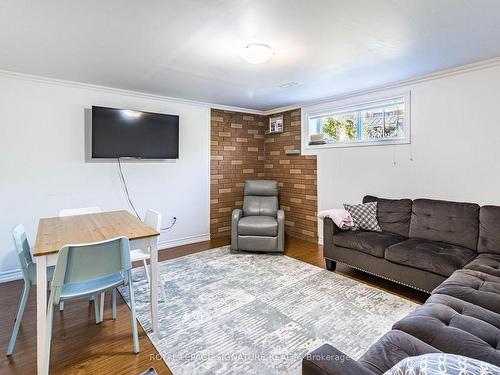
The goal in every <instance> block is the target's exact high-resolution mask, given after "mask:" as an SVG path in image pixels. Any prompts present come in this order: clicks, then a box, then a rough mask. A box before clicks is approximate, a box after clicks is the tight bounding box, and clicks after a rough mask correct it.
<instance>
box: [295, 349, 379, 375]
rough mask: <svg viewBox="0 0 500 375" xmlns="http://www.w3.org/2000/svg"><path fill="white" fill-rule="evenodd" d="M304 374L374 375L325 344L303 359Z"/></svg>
mask: <svg viewBox="0 0 500 375" xmlns="http://www.w3.org/2000/svg"><path fill="white" fill-rule="evenodd" d="M302 375H373V372H371V371H370V370H368V369H367V368H366V367H364V366H363V365H362V364H360V363H359V362H356V360H354V359H352V358H351V357H349V356H347V355H346V354H344V353H342V352H341V351H340V350H338V349H335V348H334V347H333V346H331V345H328V344H324V345H322V346H320V347H319V348H318V349H316V350H314V351H312V352H311V353H309V354H307V355H306V356H305V357H304V358H303V359H302Z"/></svg>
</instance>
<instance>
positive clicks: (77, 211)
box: [59, 207, 102, 217]
mask: <svg viewBox="0 0 500 375" xmlns="http://www.w3.org/2000/svg"><path fill="white" fill-rule="evenodd" d="M99 212H102V210H101V208H100V207H84V208H66V209H64V210H61V211H59V217H64V216H74V215H86V214H98V213H99Z"/></svg>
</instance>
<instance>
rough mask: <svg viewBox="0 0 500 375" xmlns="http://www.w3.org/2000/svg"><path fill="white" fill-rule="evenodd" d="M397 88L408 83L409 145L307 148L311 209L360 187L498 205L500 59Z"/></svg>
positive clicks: (336, 202)
mask: <svg viewBox="0 0 500 375" xmlns="http://www.w3.org/2000/svg"><path fill="white" fill-rule="evenodd" d="M403 90H410V91H411V130H412V143H411V145H397V146H392V145H388V146H369V147H354V148H331V149H324V150H321V151H315V153H316V154H317V155H318V209H319V210H322V209H327V208H334V207H342V204H343V203H357V202H361V199H362V197H363V196H364V195H365V194H372V195H377V196H380V197H386V198H406V197H408V198H424V197H425V198H437V199H446V200H454V201H470V202H477V203H479V204H494V205H500V112H499V109H500V66H496V67H490V68H485V69H481V70H476V71H471V72H466V73H461V74H456V75H452V76H447V77H441V78H438V79H432V80H427V81H422V82H420V83H415V84H412V85H409V86H406V87H399V88H398V89H397V90H396V91H398V92H401V91H403ZM378 94H380V93H377V95H378ZM381 94H382V95H383V94H384V93H383V92H382V93H381ZM319 233H320V236H322V233H323V231H322V228H321V223H320V228H319Z"/></svg>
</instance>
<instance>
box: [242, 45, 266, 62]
mask: <svg viewBox="0 0 500 375" xmlns="http://www.w3.org/2000/svg"><path fill="white" fill-rule="evenodd" d="M273 55H274V52H273V50H272V49H271V47H269V46H268V45H267V44H264V43H251V44H248V45H247V46H246V47H245V48H243V50H242V51H241V57H242V59H243V60H245V61H246V62H248V63H250V64H263V63H265V62H266V61H268V60H269V59H270V58H271V57H272V56H273Z"/></svg>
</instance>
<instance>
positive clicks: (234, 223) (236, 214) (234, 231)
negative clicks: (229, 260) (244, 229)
mask: <svg viewBox="0 0 500 375" xmlns="http://www.w3.org/2000/svg"><path fill="white" fill-rule="evenodd" d="M242 216H243V211H242V210H241V209H239V208H236V209H234V210H233V215H232V216H231V250H238V221H240V219H241V217H242Z"/></svg>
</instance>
